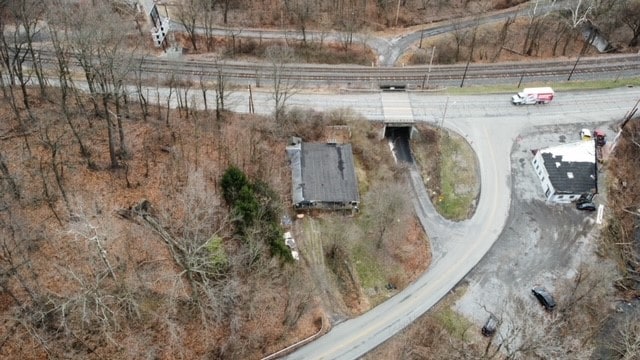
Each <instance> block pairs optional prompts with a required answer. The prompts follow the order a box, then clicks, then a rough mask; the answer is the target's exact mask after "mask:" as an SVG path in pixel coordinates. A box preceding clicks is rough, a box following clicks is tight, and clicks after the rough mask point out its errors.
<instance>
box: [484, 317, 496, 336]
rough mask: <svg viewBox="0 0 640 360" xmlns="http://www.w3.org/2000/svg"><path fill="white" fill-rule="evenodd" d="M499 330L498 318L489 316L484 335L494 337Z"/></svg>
mask: <svg viewBox="0 0 640 360" xmlns="http://www.w3.org/2000/svg"><path fill="white" fill-rule="evenodd" d="M497 328H498V318H497V317H495V316H494V315H493V314H491V315H489V318H488V319H487V322H485V323H484V326H483V327H482V335H484V336H493V334H495V333H496V329H497Z"/></svg>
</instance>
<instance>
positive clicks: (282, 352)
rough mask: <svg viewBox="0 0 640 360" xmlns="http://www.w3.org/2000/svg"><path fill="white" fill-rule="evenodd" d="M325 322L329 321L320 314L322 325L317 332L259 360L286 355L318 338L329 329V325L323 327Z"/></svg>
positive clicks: (271, 359)
mask: <svg viewBox="0 0 640 360" xmlns="http://www.w3.org/2000/svg"><path fill="white" fill-rule="evenodd" d="M325 324H329V322H328V321H327V320H326V319H325V317H324V316H322V326H321V327H320V330H318V332H317V333H315V334H313V335H311V336H309V337H308V338H306V339H302V340H300V341H298V342H297V343H295V344H293V345H289V346H287V347H286V348H284V349H282V350H278V351H276V352H274V353H273V354H271V355H268V356H265V357H263V358H262V359H261V360H273V359H277V358H279V357H281V356H285V355H288V354H290V353H292V352H293V351H295V350H296V349H298V348H299V347H301V346H304V345H306V344H308V343H310V342H312V341H313V340H315V339H317V338H319V337H320V336H322V335H324V334H325V333H326V332H327V331H329V329H330V326H327V327H326V328H325Z"/></svg>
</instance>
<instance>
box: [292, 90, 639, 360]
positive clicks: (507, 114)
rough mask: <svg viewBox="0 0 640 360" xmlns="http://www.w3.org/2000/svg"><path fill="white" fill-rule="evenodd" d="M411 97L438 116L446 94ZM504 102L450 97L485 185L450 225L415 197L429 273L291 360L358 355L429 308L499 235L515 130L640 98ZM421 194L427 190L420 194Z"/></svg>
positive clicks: (616, 112)
mask: <svg viewBox="0 0 640 360" xmlns="http://www.w3.org/2000/svg"><path fill="white" fill-rule="evenodd" d="M369 96H370V97H372V98H375V97H376V96H379V95H376V94H370V95H369ZM410 98H411V102H412V107H413V109H414V114H416V113H418V114H422V116H418V118H423V119H424V120H425V121H439V120H440V121H441V120H442V114H443V113H444V104H445V102H446V96H442V95H424V94H412V95H411V96H410ZM508 99H509V97H508V95H504V96H500V95H484V96H456V97H449V101H448V109H447V112H446V114H447V118H446V119H445V121H444V126H446V127H448V128H450V129H452V130H454V131H457V132H459V133H460V134H462V135H463V136H465V137H466V138H467V140H468V141H469V142H470V143H471V145H472V147H473V148H474V150H475V151H476V153H477V155H478V160H479V166H480V172H481V177H480V178H481V182H482V185H481V196H480V200H479V204H478V209H477V211H476V214H475V215H474V217H473V218H472V219H470V220H468V221H465V222H460V223H451V222H448V221H446V220H443V219H442V218H441V217H439V216H438V215H437V214H436V213H435V211H434V210H433V207H432V206H430V203H429V201H428V198H427V199H426V201H424V200H425V199H419V200H420V201H417V202H416V210H417V212H418V215H419V216H420V217H421V220H422V221H424V225H425V229H426V231H427V233H428V235H429V238H430V240H431V242H432V244H433V248H434V260H433V263H432V265H431V267H430V268H429V269H428V270H427V272H426V273H425V274H424V275H423V276H422V277H420V278H419V279H418V280H417V281H416V282H414V283H413V284H411V285H410V286H409V287H407V288H406V289H404V290H403V291H402V292H400V293H398V294H397V295H396V296H394V297H393V298H391V299H390V300H388V301H386V302H384V303H383V304H381V305H379V306H377V307H375V308H373V309H372V310H370V311H369V312H367V313H365V314H364V315H362V316H360V317H357V318H354V319H351V320H347V321H345V322H343V323H341V324H337V325H336V326H334V328H333V329H332V330H331V331H330V332H329V333H328V334H327V335H325V336H323V337H321V338H320V339H318V340H316V341H314V342H312V343H311V344H309V345H307V346H305V347H303V348H301V349H299V350H298V351H296V352H295V353H293V354H291V355H290V356H289V357H288V358H289V359H356V358H358V357H359V356H362V355H363V354H365V353H367V352H368V351H369V350H371V349H373V348H374V347H376V346H378V345H379V344H381V343H382V342H383V341H385V340H386V339H388V338H389V337H391V336H393V335H394V334H395V333H397V332H398V331H399V330H401V329H402V328H404V327H405V326H406V325H408V324H410V323H411V322H412V321H414V320H415V319H416V318H417V317H418V316H420V315H421V314H423V313H424V312H426V311H427V310H428V309H429V308H430V307H431V306H433V305H434V304H435V303H437V302H438V300H440V299H441V298H442V297H443V296H444V295H446V293H447V292H448V291H449V290H450V289H452V288H453V287H454V286H455V285H456V284H457V283H458V282H459V281H460V280H461V279H463V278H464V276H465V275H466V274H467V273H468V272H469V271H470V270H471V269H472V268H473V267H474V266H475V265H476V264H477V263H478V262H479V261H480V260H481V259H482V257H483V256H484V254H485V253H486V252H487V251H488V250H489V249H490V248H491V246H492V245H493V243H494V241H495V240H496V239H497V238H498V236H499V235H500V233H501V232H502V229H503V227H504V224H505V221H506V219H507V215H508V212H509V205H510V201H511V185H512V184H511V164H510V152H511V149H512V145H513V143H514V141H515V140H516V138H517V137H518V134H519V133H520V131H521V130H522V129H524V128H526V127H531V126H533V125H554V124H572V123H580V124H586V123H601V122H604V121H614V120H617V119H620V118H621V117H622V116H624V114H625V113H626V112H627V111H628V110H629V109H630V108H631V107H632V106H633V105H634V104H635V102H636V101H637V100H638V99H640V89H636V88H626V87H625V88H620V89H615V90H607V91H588V92H587V91H584V92H572V93H560V94H558V95H557V97H556V99H555V100H554V102H553V103H551V104H549V105H544V106H543V105H540V106H525V107H516V106H512V105H510V104H509V102H508ZM335 100H336V101H337V99H335ZM373 101H374V102H375V100H373ZM334 104H335V102H334ZM374 117H376V116H374ZM416 176H417V177H418V178H415V177H416ZM412 177H413V178H414V183H415V182H421V180H420V179H419V176H418V175H417V173H416V172H415V171H412ZM418 196H419V197H421V198H422V197H426V194H425V193H422V194H420V193H419V192H418Z"/></svg>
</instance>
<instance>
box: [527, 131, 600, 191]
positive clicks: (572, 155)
mask: <svg viewBox="0 0 640 360" xmlns="http://www.w3.org/2000/svg"><path fill="white" fill-rule="evenodd" d="M532 164H533V168H534V170H535V172H536V175H538V179H539V180H540V184H541V185H542V191H544V195H545V197H546V199H547V200H548V201H550V202H554V203H570V202H573V201H576V200H578V198H579V197H580V195H582V194H595V193H597V191H598V180H597V163H596V147H595V142H594V140H583V141H579V142H575V143H570V144H563V145H558V146H553V147H549V148H546V149H541V150H537V151H535V156H534V157H533V160H532Z"/></svg>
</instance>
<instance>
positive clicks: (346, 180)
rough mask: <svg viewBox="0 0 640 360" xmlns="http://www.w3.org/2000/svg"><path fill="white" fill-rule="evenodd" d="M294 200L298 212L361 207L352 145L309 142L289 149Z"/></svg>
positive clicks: (290, 146) (295, 139)
mask: <svg viewBox="0 0 640 360" xmlns="http://www.w3.org/2000/svg"><path fill="white" fill-rule="evenodd" d="M287 155H288V156H289V161H290V164H291V178H292V198H293V206H294V208H296V209H299V210H301V209H325V210H357V209H358V206H359V204H360V196H359V194H358V181H357V178H356V173H355V166H354V161H353V152H352V150H351V144H337V143H326V144H323V143H306V142H302V141H301V140H300V139H297V138H294V139H292V142H291V143H290V145H289V146H287Z"/></svg>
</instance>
